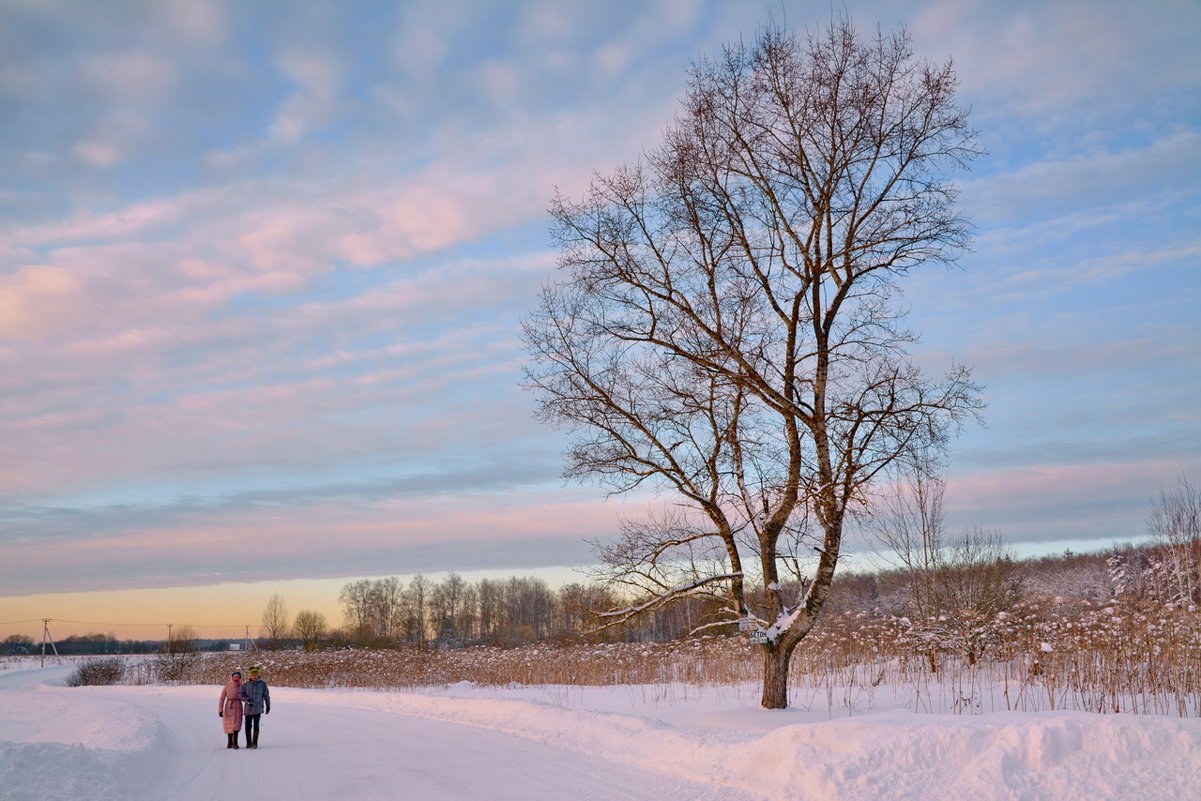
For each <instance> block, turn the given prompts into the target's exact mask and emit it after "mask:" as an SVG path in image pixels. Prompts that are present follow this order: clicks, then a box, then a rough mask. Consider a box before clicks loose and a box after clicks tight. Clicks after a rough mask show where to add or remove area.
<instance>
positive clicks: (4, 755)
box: [0, 688, 160, 801]
mask: <svg viewBox="0 0 1201 801" xmlns="http://www.w3.org/2000/svg"><path fill="white" fill-rule="evenodd" d="M159 730H160V724H159V722H158V721H157V720H156V719H155V718H154V716H152V715H150V714H149V713H147V712H146V711H144V710H142V709H140V708H139V707H137V706H136V705H134V704H130V703H125V702H123V701H119V700H114V699H111V698H104V697H98V696H95V695H92V694H88V693H82V694H79V693H67V692H65V691H61V690H60V691H55V690H49V689H47V688H39V689H37V690H35V691H29V692H0V797H3V798H20V799H29V801H41V799H46V801H51V800H53V801H63V799H72V798H87V799H96V800H97V801H108V800H109V799H112V800H113V801H117V800H118V799H121V801H126V800H127V799H129V798H130V796H131V792H130V791H131V788H133V787H135V786H136V787H140V786H142V785H144V784H145V779H144V777H145V775H146V773H147V772H148V771H150V769H151V767H152V765H153V764H154V762H155V760H156V754H155V745H156V744H157V743H158V737H157V735H158V732H159ZM31 766H36V768H37V769H34V770H31V769H30V768H31Z"/></svg>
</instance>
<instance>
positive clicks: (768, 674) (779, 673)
mask: <svg viewBox="0 0 1201 801" xmlns="http://www.w3.org/2000/svg"><path fill="white" fill-rule="evenodd" d="M791 659H792V649H785V648H782V647H780V646H779V645H778V644H775V645H765V646H764V647H763V700H762V706H763V708H764V709H787V708H788V663H789V661H790V660H791Z"/></svg>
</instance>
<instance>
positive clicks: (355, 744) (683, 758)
mask: <svg viewBox="0 0 1201 801" xmlns="http://www.w3.org/2000/svg"><path fill="white" fill-rule="evenodd" d="M69 672H70V668H47V669H45V670H24V671H20V670H0V801H50V800H53V801H73V799H80V800H81V801H82V799H88V801H93V800H95V801H105V800H106V799H113V800H114V801H117V800H118V799H119V801H142V800H143V799H144V800H146V801H149V799H154V801H160V800H162V801H199V800H200V799H204V800H205V801H209V800H210V799H231V801H232V799H237V801H305V799H322V800H323V801H324V800H325V799H330V800H332V801H343V799H345V800H346V801H360V800H362V801H373V800H374V799H404V801H430V800H432V801H441V800H442V799H465V800H466V801H493V799H518V798H520V799H522V801H550V800H551V799H585V800H587V799H614V800H615V801H620V800H622V799H656V801H684V799H696V800H698V801H725V799H739V801H753V799H766V800H767V801H818V800H819V799H820V801H882V800H884V801H963V799H972V801H1109V800H1110V799H1113V800H1114V801H1119V800H1125V799H1138V801H1201V793H1199V792H1198V789H1197V788H1199V787H1201V720H1197V719H1196V718H1183V719H1182V718H1174V717H1160V716H1154V715H1097V714H1090V713H1085V712H1079V711H1062V712H998V713H993V714H987V715H975V716H971V715H928V714H926V715H917V714H913V713H911V712H906V711H904V710H903V709H902V708H901V705H898V704H896V703H895V701H894V700H891V699H890V698H889V697H888V694H887V693H885V692H883V691H881V694H880V697H879V698H877V699H876V702H875V704H874V706H871V707H861V708H859V709H856V711H855V714H854V715H853V716H848V713H847V712H845V711H844V712H843V714H842V715H841V716H834V718H833V719H829V717H830V715H831V712H832V710H831V709H830V708H822V707H818V706H813V707H809V705H808V704H807V703H804V702H802V703H800V704H799V705H798V706H797V707H794V708H791V709H788V710H774V711H768V710H762V709H757V708H756V707H755V693H754V692H753V689H754V688H742V687H709V688H698V687H694V686H685V685H679V686H669V687H663V686H658V685H656V686H653V687H626V686H613V687H586V688H581V687H571V688H567V687H541V686H531V687H520V686H516V687H484V686H475V685H471V684H466V683H465V684H463V685H454V686H450V687H442V688H425V689H422V690H421V691H419V692H380V691H370V690H346V689H324V690H318V689H293V688H285V687H276V688H273V689H272V700H273V706H272V714H271V715H270V716H269V717H265V718H264V723H263V730H262V736H261V739H260V748H259V749H258V750H257V751H248V750H245V749H242V750H238V751H230V750H226V749H225V747H224V743H225V737H224V735H223V734H222V733H221V727H220V721H219V719H218V718H217V715H216V703H217V700H216V699H217V695H218V693H219V688H217V687H195V686H148V687H81V688H76V689H68V688H66V687H63V686H61V684H62V681H63V679H64V678H65V677H66V676H67V674H68V673H69Z"/></svg>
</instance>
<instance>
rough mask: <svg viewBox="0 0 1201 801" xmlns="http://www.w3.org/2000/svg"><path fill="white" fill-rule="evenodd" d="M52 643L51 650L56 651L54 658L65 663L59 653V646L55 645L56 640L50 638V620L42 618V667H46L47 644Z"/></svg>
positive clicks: (60, 662)
mask: <svg viewBox="0 0 1201 801" xmlns="http://www.w3.org/2000/svg"><path fill="white" fill-rule="evenodd" d="M47 642H49V643H50V648H51V650H53V651H54V656H55V657H56V658H57V659H58V663H59V664H60V665H61V664H62V663H63V658H62V656H60V655H59V653H58V646H56V645H55V644H54V638H53V637H51V636H50V618H48V617H44V618H42V664H41V666H42V667H46V643H47Z"/></svg>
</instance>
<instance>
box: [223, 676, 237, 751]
mask: <svg viewBox="0 0 1201 801" xmlns="http://www.w3.org/2000/svg"><path fill="white" fill-rule="evenodd" d="M217 715H218V717H220V718H221V719H222V723H223V724H224V728H225V738H226V741H227V742H226V744H225V747H226V748H237V747H238V731H239V730H240V729H241V728H242V671H240V670H235V671H234V672H233V673H231V674H230V676H229V681H227V682H225V686H224V687H222V688H221V700H220V701H218V702H217Z"/></svg>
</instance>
